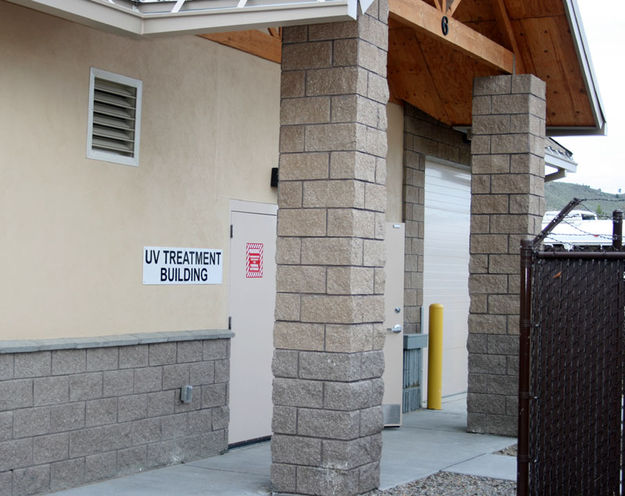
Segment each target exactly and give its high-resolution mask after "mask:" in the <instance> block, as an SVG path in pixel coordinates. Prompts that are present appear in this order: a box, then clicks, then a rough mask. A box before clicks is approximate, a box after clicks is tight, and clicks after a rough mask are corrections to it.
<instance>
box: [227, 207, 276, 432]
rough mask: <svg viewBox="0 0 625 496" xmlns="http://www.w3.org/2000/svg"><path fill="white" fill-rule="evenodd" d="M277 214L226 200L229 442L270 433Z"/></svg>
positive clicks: (274, 210) (269, 208) (273, 210)
mask: <svg viewBox="0 0 625 496" xmlns="http://www.w3.org/2000/svg"><path fill="white" fill-rule="evenodd" d="M276 212H277V206H276V205H268V204H259V203H251V202H240V201H236V202H235V201H232V202H231V212H230V218H231V224H232V239H231V240H230V316H231V327H232V331H233V332H234V334H235V336H234V338H233V339H232V342H231V356H230V427H229V434H228V443H229V444H234V443H240V442H243V441H249V440H252V439H258V438H262V437H266V436H270V435H271V413H272V401H271V383H272V378H273V377H272V373H271V358H272V355H273V323H274V306H275V295H276V263H275V253H276Z"/></svg>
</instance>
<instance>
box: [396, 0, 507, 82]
mask: <svg viewBox="0 0 625 496" xmlns="http://www.w3.org/2000/svg"><path fill="white" fill-rule="evenodd" d="M389 10H390V17H392V18H393V19H395V20H396V21H398V22H400V23H401V24H404V25H406V26H410V27H411V28H413V29H416V30H418V31H420V32H422V33H425V34H427V35H428V36H432V37H435V38H436V39H438V40H439V41H442V42H443V43H446V44H448V45H451V46H453V47H455V48H457V49H458V50H460V51H461V52H463V53H466V54H467V55H468V56H469V57H471V58H473V59H475V60H478V61H480V62H483V63H485V64H488V65H489V66H491V67H493V68H495V69H498V70H500V71H503V72H505V73H508V74H512V73H513V71H514V53H513V52H511V51H510V50H508V49H507V48H505V47H503V46H501V45H499V44H498V43H496V42H494V41H493V40H491V39H489V38H486V36H484V35H482V34H480V33H478V32H477V31H475V30H473V29H471V28H469V27H467V26H465V25H464V24H462V23H461V22H459V21H457V20H455V19H453V18H452V17H449V18H448V19H447V26H448V32H447V35H444V34H443V30H442V27H441V24H442V18H443V16H442V13H441V11H439V10H438V9H436V8H435V7H432V6H431V5H428V4H427V3H425V2H423V1H422V0H389Z"/></svg>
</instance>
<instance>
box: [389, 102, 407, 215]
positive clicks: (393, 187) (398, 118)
mask: <svg viewBox="0 0 625 496" xmlns="http://www.w3.org/2000/svg"><path fill="white" fill-rule="evenodd" d="M386 115H387V119H388V128H387V131H386V133H387V139H388V153H387V156H386V221H387V222H402V190H403V180H404V175H403V174H404V166H403V160H404V109H403V107H402V106H401V105H397V104H396V103H389V104H388V105H387V107H386Z"/></svg>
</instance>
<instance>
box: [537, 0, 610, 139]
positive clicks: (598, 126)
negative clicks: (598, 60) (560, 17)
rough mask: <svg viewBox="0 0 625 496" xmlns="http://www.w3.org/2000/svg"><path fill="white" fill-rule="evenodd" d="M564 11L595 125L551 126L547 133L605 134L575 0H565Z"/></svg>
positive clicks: (603, 115) (593, 73)
mask: <svg viewBox="0 0 625 496" xmlns="http://www.w3.org/2000/svg"><path fill="white" fill-rule="evenodd" d="M564 11H565V13H566V17H567V19H568V21H569V27H570V28H571V35H572V36H573V39H574V42H575V50H576V51H577V58H578V60H579V64H580V67H581V70H582V73H583V77H584V85H585V86H586V93H587V95H588V99H589V100H590V106H591V109H592V113H593V116H594V118H595V125H594V126H581V127H571V126H560V127H558V126H551V127H548V128H547V134H548V135H549V136H585V135H601V136H603V135H605V134H606V121H605V114H604V112H603V104H602V102H601V95H600V94H599V88H598V86H597V81H596V77H595V71H594V69H593V66H592V60H591V58H590V51H589V49H588V42H587V41H586V35H585V34H584V27H583V24H582V19H581V15H580V13H579V7H578V6H577V1H576V0H565V1H564Z"/></svg>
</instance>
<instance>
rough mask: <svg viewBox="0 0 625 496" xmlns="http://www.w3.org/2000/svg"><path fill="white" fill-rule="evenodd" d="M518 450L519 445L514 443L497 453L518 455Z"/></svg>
mask: <svg viewBox="0 0 625 496" xmlns="http://www.w3.org/2000/svg"><path fill="white" fill-rule="evenodd" d="M517 452H518V448H517V445H516V444H513V445H512V446H508V447H507V448H504V449H502V450H500V451H497V452H496V454H497V455H507V456H517Z"/></svg>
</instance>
